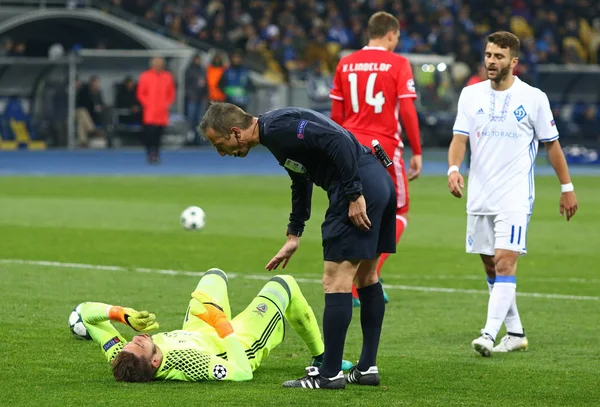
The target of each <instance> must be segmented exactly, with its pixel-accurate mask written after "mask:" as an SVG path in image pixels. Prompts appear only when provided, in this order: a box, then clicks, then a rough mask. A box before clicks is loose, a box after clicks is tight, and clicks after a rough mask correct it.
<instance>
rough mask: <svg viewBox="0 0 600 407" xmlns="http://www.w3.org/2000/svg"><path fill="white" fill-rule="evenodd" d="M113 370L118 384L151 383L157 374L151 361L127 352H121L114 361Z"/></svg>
mask: <svg viewBox="0 0 600 407" xmlns="http://www.w3.org/2000/svg"><path fill="white" fill-rule="evenodd" d="M112 370H113V376H115V380H116V381H118V382H150V381H152V380H153V379H154V374H155V373H156V369H155V368H154V367H153V366H152V363H150V360H146V359H143V358H138V357H137V356H135V355H134V354H133V353H131V352H127V351H121V352H120V353H119V354H118V355H117V357H116V358H115V359H114V360H113V361H112Z"/></svg>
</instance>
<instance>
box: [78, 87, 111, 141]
mask: <svg viewBox="0 0 600 407" xmlns="http://www.w3.org/2000/svg"><path fill="white" fill-rule="evenodd" d="M105 109H106V105H105V104H104V99H103V97H102V90H101V89H100V78H98V77H97V76H91V77H90V79H89V81H88V83H87V84H83V85H81V87H80V88H79V91H78V92H77V96H76V100H75V118H76V120H77V137H78V139H79V146H80V147H87V146H88V135H89V134H90V133H94V135H95V136H99V137H104V133H103V131H102V130H101V129H100V128H101V127H103V126H104V125H106V120H105ZM98 127H100V128H98Z"/></svg>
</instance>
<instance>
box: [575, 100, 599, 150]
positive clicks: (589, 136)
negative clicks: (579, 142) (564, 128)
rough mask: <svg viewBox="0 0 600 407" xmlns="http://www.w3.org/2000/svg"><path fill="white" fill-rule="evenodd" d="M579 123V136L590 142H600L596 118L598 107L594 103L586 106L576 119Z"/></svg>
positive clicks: (597, 119)
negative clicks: (580, 115)
mask: <svg viewBox="0 0 600 407" xmlns="http://www.w3.org/2000/svg"><path fill="white" fill-rule="evenodd" d="M577 124H578V125H579V131H580V137H581V138H582V139H583V140H588V141H590V142H594V143H596V142H600V120H599V118H598V109H597V107H596V106H595V105H589V106H587V107H586V109H585V111H584V114H583V115H582V117H580V118H578V119H577Z"/></svg>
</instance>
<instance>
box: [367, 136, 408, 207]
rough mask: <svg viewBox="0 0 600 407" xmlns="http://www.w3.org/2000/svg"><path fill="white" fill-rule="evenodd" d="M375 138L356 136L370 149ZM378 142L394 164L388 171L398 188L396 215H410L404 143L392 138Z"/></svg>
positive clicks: (379, 138) (382, 138)
mask: <svg viewBox="0 0 600 407" xmlns="http://www.w3.org/2000/svg"><path fill="white" fill-rule="evenodd" d="M374 138H375V137H373V136H369V137H364V136H356V139H357V140H358V142H359V143H361V144H362V145H364V146H367V147H369V148H371V141H372V140H373V139H374ZM377 140H378V141H379V143H380V144H381V146H382V147H383V149H384V150H385V152H386V153H387V155H388V156H389V157H390V159H391V160H392V162H393V164H392V165H390V166H389V167H387V170H388V173H389V174H390V176H391V177H392V180H393V181H394V186H395V187H396V207H397V209H396V214H397V215H403V214H406V213H408V209H409V201H410V199H409V194H408V178H407V176H406V170H405V168H404V160H403V159H402V152H403V149H404V146H403V144H402V141H400V140H398V139H395V138H392V137H377Z"/></svg>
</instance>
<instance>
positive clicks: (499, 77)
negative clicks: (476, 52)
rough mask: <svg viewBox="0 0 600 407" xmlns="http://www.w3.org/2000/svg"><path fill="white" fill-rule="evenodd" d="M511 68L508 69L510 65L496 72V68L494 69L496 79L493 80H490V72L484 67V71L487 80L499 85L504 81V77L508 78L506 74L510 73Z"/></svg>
mask: <svg viewBox="0 0 600 407" xmlns="http://www.w3.org/2000/svg"><path fill="white" fill-rule="evenodd" d="M511 69H512V68H511V67H510V65H508V66H505V67H504V68H502V69H500V70H498V68H496V77H495V78H490V71H489V68H488V67H487V66H486V67H485V71H486V73H487V77H488V79H489V80H491V81H492V82H496V83H500V82H502V81H503V80H504V79H506V77H507V76H508V74H509V73H510V70H511Z"/></svg>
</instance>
